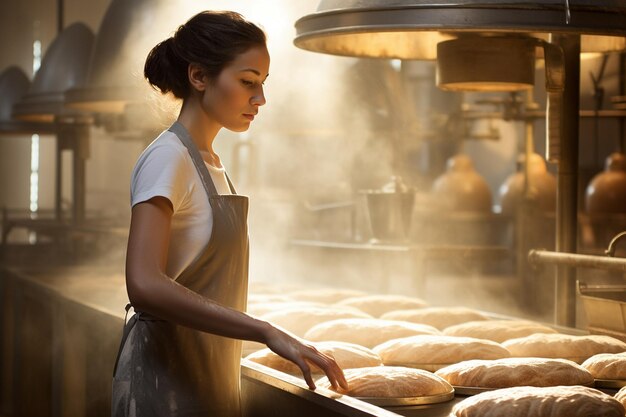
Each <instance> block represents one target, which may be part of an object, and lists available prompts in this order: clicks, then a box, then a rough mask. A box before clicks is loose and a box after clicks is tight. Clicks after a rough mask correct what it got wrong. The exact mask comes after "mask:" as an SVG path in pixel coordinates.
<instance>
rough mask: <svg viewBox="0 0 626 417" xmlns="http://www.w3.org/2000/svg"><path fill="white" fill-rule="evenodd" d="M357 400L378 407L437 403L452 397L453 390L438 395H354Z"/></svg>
mask: <svg viewBox="0 0 626 417" xmlns="http://www.w3.org/2000/svg"><path fill="white" fill-rule="evenodd" d="M354 398H356V399H357V400H361V401H365V402H368V403H370V404H372V405H375V406H378V407H403V406H411V405H429V404H438V403H443V402H446V401H450V400H452V399H454V390H452V391H450V392H446V393H444V394H438V395H427V396H423V397H404V398H388V397H354Z"/></svg>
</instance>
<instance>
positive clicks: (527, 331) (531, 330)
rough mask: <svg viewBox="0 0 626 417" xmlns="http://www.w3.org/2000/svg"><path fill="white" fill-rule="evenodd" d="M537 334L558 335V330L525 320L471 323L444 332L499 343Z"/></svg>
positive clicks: (449, 328) (458, 325) (455, 326)
mask: <svg viewBox="0 0 626 417" xmlns="http://www.w3.org/2000/svg"><path fill="white" fill-rule="evenodd" d="M535 333H556V330H554V329H552V328H550V327H547V326H544V325H542V324H539V323H533V322H530V321H525V320H487V321H470V322H467V323H462V324H457V325H454V326H450V327H447V328H445V329H444V330H443V334H446V335H448V336H466V337H476V338H478V339H488V340H493V341H494V342H498V343H502V342H504V341H505V340H509V339H515V338H517V337H523V336H529V335H531V334H535Z"/></svg>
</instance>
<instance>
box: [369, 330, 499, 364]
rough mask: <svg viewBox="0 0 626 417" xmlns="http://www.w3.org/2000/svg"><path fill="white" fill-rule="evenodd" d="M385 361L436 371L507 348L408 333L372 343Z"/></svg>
mask: <svg viewBox="0 0 626 417" xmlns="http://www.w3.org/2000/svg"><path fill="white" fill-rule="evenodd" d="M373 350H374V352H376V353H378V355H379V356H380V358H381V359H382V360H383V363H384V364H385V365H403V366H412V367H415V368H421V369H425V370H428V371H436V370H437V369H440V368H444V367H446V366H448V365H451V364H453V363H457V362H462V361H466V360H470V359H500V358H507V357H509V356H510V354H509V351H508V350H506V349H505V348H504V347H502V346H501V345H500V344H498V343H496V342H493V341H491V340H483V339H475V338H471V337H456V336H433V335H423V336H411V337H405V338H402V339H395V340H390V341H388V342H385V343H383V344H381V345H378V346H376V347H375V348H374V349H373Z"/></svg>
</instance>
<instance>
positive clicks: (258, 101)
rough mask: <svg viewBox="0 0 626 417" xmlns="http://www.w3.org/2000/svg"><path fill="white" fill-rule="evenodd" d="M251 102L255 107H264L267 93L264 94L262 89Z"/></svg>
mask: <svg viewBox="0 0 626 417" xmlns="http://www.w3.org/2000/svg"><path fill="white" fill-rule="evenodd" d="M250 102H251V103H252V104H254V105H255V106H262V105H264V104H265V102H266V101H265V93H264V92H263V88H261V89H260V90H259V91H258V92H257V94H255V95H254V96H252V98H251V99H250Z"/></svg>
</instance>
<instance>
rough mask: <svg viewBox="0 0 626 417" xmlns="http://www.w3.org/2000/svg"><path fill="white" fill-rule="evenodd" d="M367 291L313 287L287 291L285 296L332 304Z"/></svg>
mask: <svg viewBox="0 0 626 417" xmlns="http://www.w3.org/2000/svg"><path fill="white" fill-rule="evenodd" d="M364 295H367V293H365V292H363V291H359V290H352V289H349V288H314V289H308V290H300V291H294V292H291V293H288V294H287V296H288V297H291V298H293V299H294V300H298V301H314V302H316V303H322V304H334V303H337V302H339V301H341V300H345V299H346V298H351V297H361V296H364Z"/></svg>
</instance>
